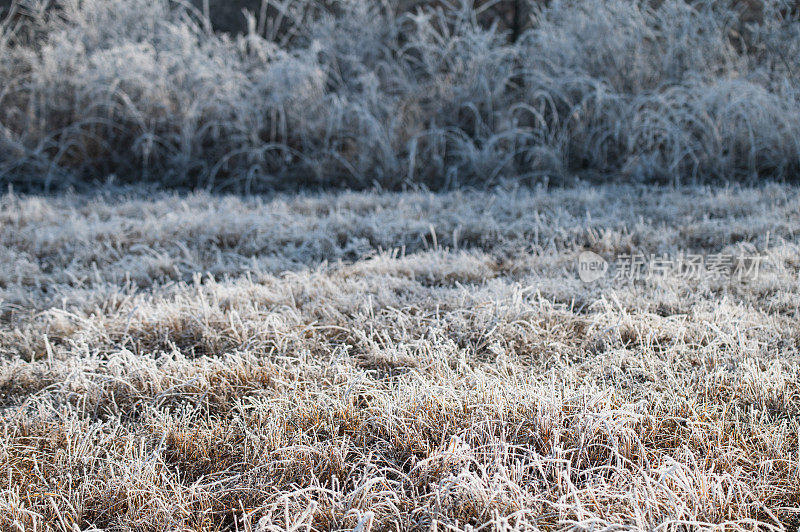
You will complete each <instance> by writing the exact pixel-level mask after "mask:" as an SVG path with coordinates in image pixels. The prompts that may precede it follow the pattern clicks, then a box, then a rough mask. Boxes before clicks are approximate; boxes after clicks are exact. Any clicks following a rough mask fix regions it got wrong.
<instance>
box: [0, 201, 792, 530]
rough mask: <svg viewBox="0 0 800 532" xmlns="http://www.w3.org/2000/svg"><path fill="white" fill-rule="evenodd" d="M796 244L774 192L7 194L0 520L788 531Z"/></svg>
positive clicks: (0, 348) (0, 213)
mask: <svg viewBox="0 0 800 532" xmlns="http://www.w3.org/2000/svg"><path fill="white" fill-rule="evenodd" d="M798 231H800V191H798V190H797V189H794V188H789V187H782V186H769V187H764V188H758V189H738V188H726V189H719V188H717V189H699V188H692V189H686V190H675V189H666V188H664V189H638V188H635V187H610V186H605V187H589V186H586V187H581V188H580V189H569V190H566V189H565V190H554V191H547V190H544V189H536V190H496V191H493V192H457V193H449V194H442V195H433V194H427V193H401V194H375V193H344V194H336V195H319V196H306V197H290V196H286V197H284V196H278V197H274V198H272V199H258V198H249V199H240V198H237V197H216V196H211V195H205V194H193V195H189V196H182V197H179V196H174V195H170V194H156V195H155V196H154V197H153V196H152V195H151V196H150V197H146V196H144V195H141V194H138V193H130V194H129V195H128V196H126V197H124V198H119V197H116V198H114V199H111V197H110V196H108V197H106V196H95V197H86V196H68V197H60V198H45V197H35V196H23V197H20V196H13V195H8V194H7V195H5V196H3V197H2V198H0V256H1V257H2V260H0V266H2V270H0V312H2V314H1V315H0V320H1V321H0V325H1V327H0V354H2V358H1V359H0V360H2V362H0V402H1V403H2V417H0V431H1V432H2V438H1V439H0V481H2V485H1V486H0V527H2V529H4V530H16V531H23V530H24V531H28V530H39V531H43V530H70V531H73V530H87V529H104V530H141V531H149V530H153V531H155V530H262V531H273V530H275V531H277V530H297V531H299V530H359V531H366V530H373V531H377V530H497V531H509V530H535V529H540V530H554V529H573V530H590V529H591V530H606V529H616V530H619V529H650V530H700V529H709V530H710V529H714V530H752V529H765V530H767V529H769V530H778V529H791V530H793V529H794V528H795V527H796V523H797V510H796V509H797V507H798V505H800V459H799V457H798V431H799V430H800V425H799V424H798V415H800V389H799V388H798V383H800V374H799V373H798V371H800V370H798V368H800V365H798V363H799V362H800V357H798V347H799V346H800V330H799V329H798V305H800V288H798V286H799V285H798V271H799V270H800V261H798V251H799V248H798V242H797V234H798ZM583 249H591V250H594V251H595V252H597V253H600V254H602V255H603V256H605V257H606V258H608V259H612V258H613V257H614V256H616V255H619V254H623V253H631V252H642V253H645V254H650V253H653V254H669V255H675V254H677V253H679V252H681V251H683V252H685V253H715V252H721V253H731V254H739V253H744V254H749V255H752V254H756V253H758V254H761V255H763V256H764V257H765V260H764V263H763V264H762V267H761V270H760V272H759V275H758V276H757V277H755V278H743V279H739V278H738V277H733V278H731V279H718V280H713V279H691V278H690V279H684V278H682V277H680V276H677V275H667V276H666V277H663V278H655V279H650V280H640V281H636V282H634V283H626V282H622V281H615V280H613V279H612V278H611V277H607V278H605V279H603V280H600V281H597V282H596V283H593V284H584V283H582V282H581V281H580V280H579V279H578V275H577V268H576V257H577V254H578V252H579V251H581V250H583Z"/></svg>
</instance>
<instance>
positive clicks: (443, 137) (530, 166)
mask: <svg viewBox="0 0 800 532" xmlns="http://www.w3.org/2000/svg"><path fill="white" fill-rule="evenodd" d="M0 5H2V6H3V9H4V10H5V13H6V14H5V15H4V17H3V20H4V22H3V24H2V29H0V32H1V33H0V79H2V80H3V84H2V87H0V184H13V185H14V186H15V187H17V188H22V189H36V190H41V189H47V190H52V189H61V188H64V187H79V188H80V187H86V186H91V185H93V184H94V183H98V182H102V181H106V180H108V179H113V180H115V181H118V182H151V183H157V184H159V185H161V186H166V187H189V188H208V189H227V190H240V191H254V190H266V189H283V188H297V187H307V186H315V187H317V186H326V187H353V188H363V187H372V186H376V185H377V186H380V187H382V188H388V189H398V188H405V187H409V186H410V187H419V186H422V187H427V188H432V189H447V188H455V187H459V186H462V185H471V186H486V185H491V184H494V183H497V182H500V181H504V180H513V181H518V182H522V183H531V182H542V181H547V182H551V183H559V182H569V181H571V180H573V179H574V178H575V177H576V176H577V177H580V178H585V179H593V180H601V181H604V180H622V181H636V182H665V181H667V182H698V181H699V182H707V181H731V180H733V181H748V182H752V181H762V180H765V179H770V180H794V179H796V177H797V174H798V169H799V168H800V111H798V109H800V105H798V104H800V85H798V81H799V78H800V72H798V68H797V57H798V53H800V37H799V35H800V23H799V22H798V13H797V3H796V2H794V1H791V2H789V1H784V0H765V1H764V2H757V1H754V0H728V1H718V2H711V1H703V0H694V1H687V0H661V1H637V0H613V1H605V2H601V1H599V0H588V1H581V2H578V1H574V0H572V1H570V0H564V1H559V0H553V1H552V2H540V1H534V0H501V1H494V2H493V1H490V0H485V1H476V2H469V1H455V0H452V1H446V0H442V1H436V2H433V1H424V0H385V1H383V2H356V1H352V0H282V1H278V0H269V1H265V2H262V1H261V0H240V1H235V2H223V1H213V0H209V2H208V3H205V2H204V1H203V0H194V3H193V4H188V3H179V2H172V1H168V0H156V1H154V2H149V1H148V2H145V1H144V0H124V1H123V0H108V1H99V0H83V1H77V0H65V1H53V2H49V1H43V0H26V1H23V2H19V3H17V4H16V5H14V7H12V4H11V2H10V1H9V0H2V2H0ZM9 12H11V15H9ZM206 15H208V18H207V17H206Z"/></svg>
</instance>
